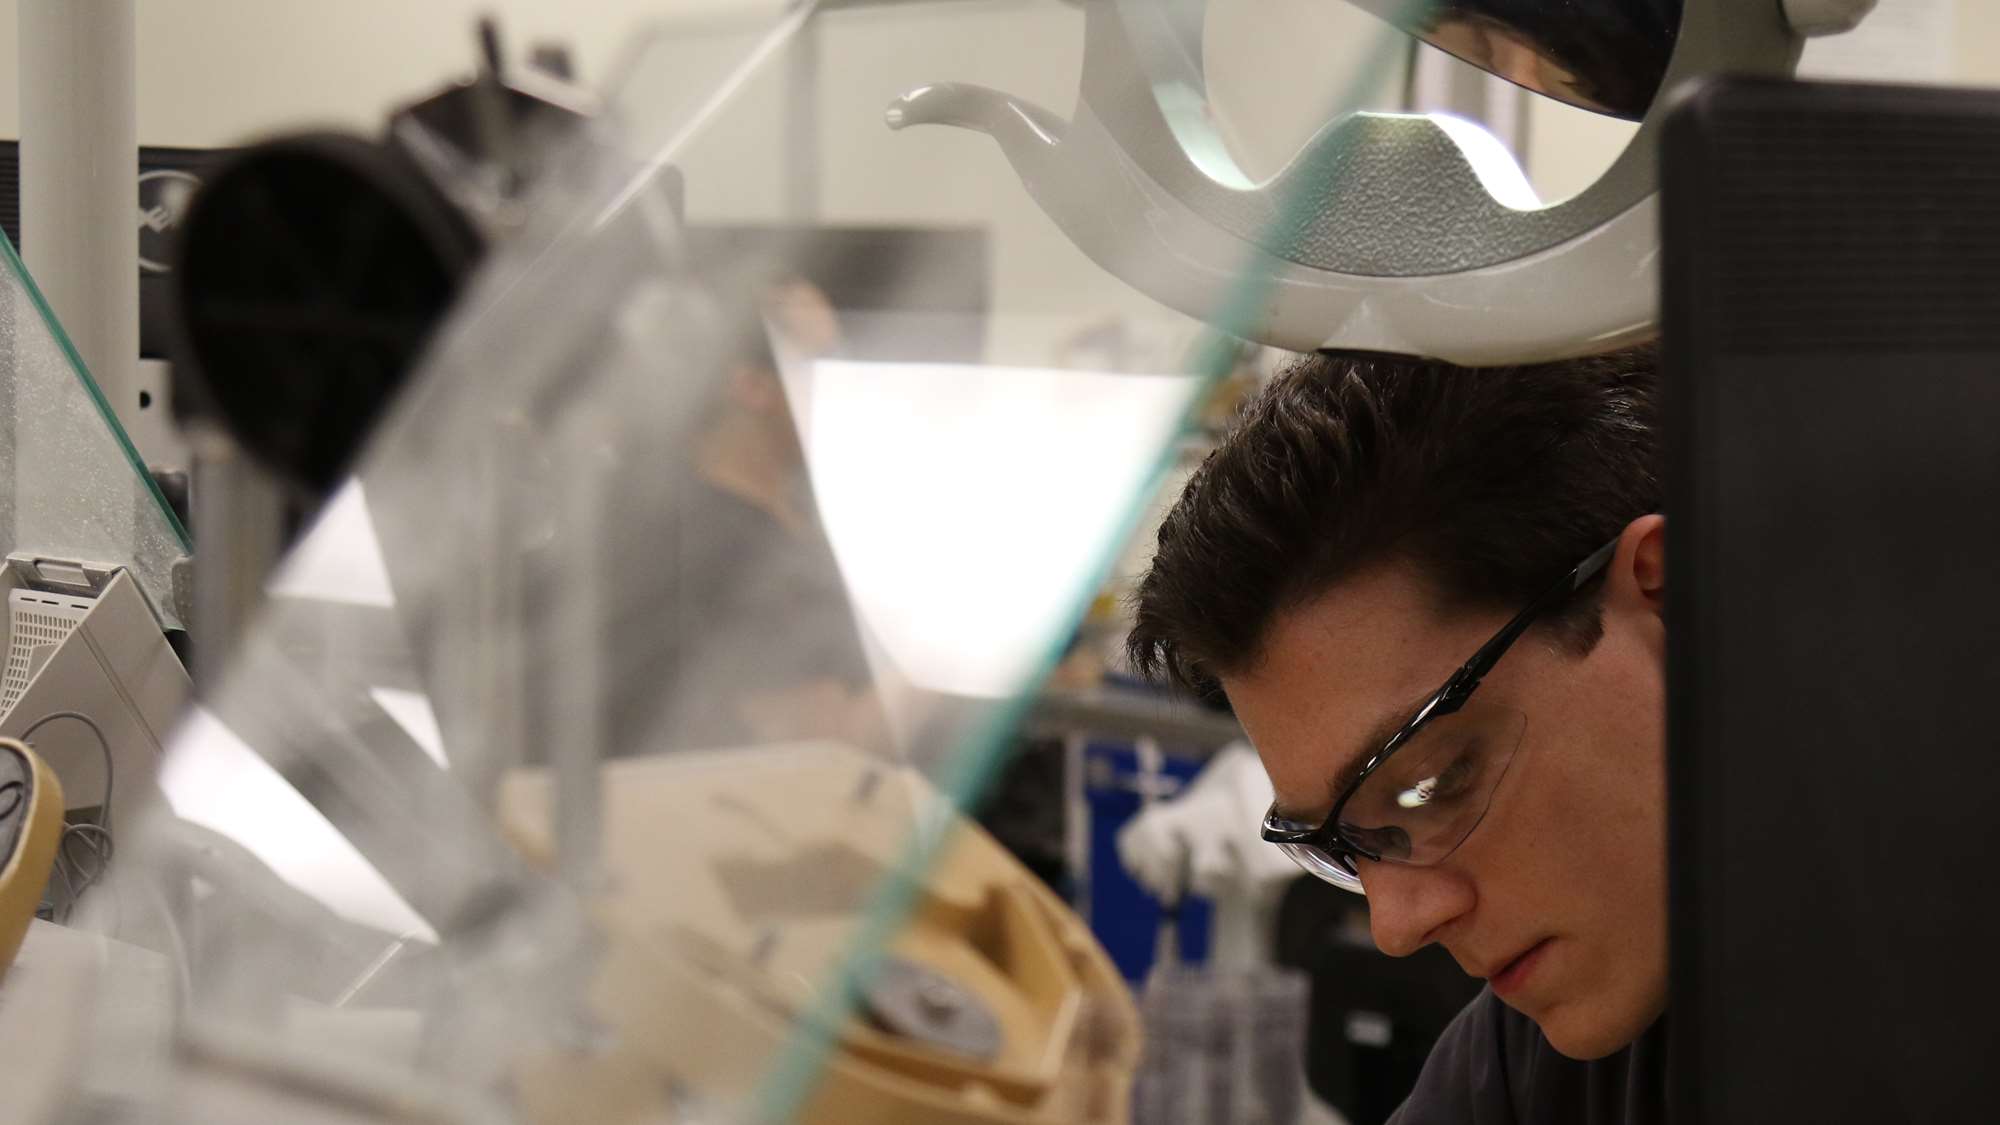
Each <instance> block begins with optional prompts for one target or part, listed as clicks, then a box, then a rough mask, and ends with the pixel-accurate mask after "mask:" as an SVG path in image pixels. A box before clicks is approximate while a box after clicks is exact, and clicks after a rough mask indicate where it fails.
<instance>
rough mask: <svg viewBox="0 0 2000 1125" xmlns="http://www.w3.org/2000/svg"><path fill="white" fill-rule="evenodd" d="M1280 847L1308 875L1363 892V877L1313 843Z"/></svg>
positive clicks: (1282, 845) (1346, 889)
mask: <svg viewBox="0 0 2000 1125" xmlns="http://www.w3.org/2000/svg"><path fill="white" fill-rule="evenodd" d="M1278 847H1279V849H1280V850H1282V851H1283V852H1284V853H1285V854H1286V855H1288V856H1290V857H1292V862H1293V863H1296V864H1298V865H1299V866H1300V867H1302V868H1304V869H1305V871H1306V873H1307V874H1308V875H1312V876H1315V877H1317V878H1320V879H1324V880H1326V881H1327V882H1329V883H1332V884H1333V885H1334V886H1336V887H1339V888H1340V889H1341V890H1343V891H1353V892H1354V893H1355V894H1361V893H1363V892H1362V890H1361V878H1360V876H1358V875H1356V874H1355V873H1354V872H1353V871H1352V870H1350V869H1349V868H1348V866H1347V865H1346V864H1344V863H1342V862H1341V861H1339V860H1337V859H1335V858H1334V857H1332V856H1330V855H1328V854H1327V853H1325V852H1323V851H1321V850H1319V849H1318V848H1316V847H1313V846H1312V845H1311V844H1279V845H1278Z"/></svg>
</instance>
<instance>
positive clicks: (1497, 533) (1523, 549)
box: [1127, 345, 1663, 695]
mask: <svg viewBox="0 0 2000 1125" xmlns="http://www.w3.org/2000/svg"><path fill="white" fill-rule="evenodd" d="M1658 366H1659V357H1658V352H1657V349H1656V348H1655V347H1653V346H1652V345H1644V346H1640V347H1636V348H1629V349H1626V350H1624V351H1619V352H1614V353H1610V354H1607V355H1599V356H1591V357H1587V358H1583V359H1568V360H1559V361H1556V362H1552V363H1540V364H1532V365H1525V366H1518V367H1488V368H1466V367H1459V366H1455V365H1453V364H1449V363H1442V362H1438V361H1434V360H1419V359H1409V358H1402V357H1389V356H1367V357H1356V356H1334V355H1313V356H1307V357H1304V358H1302V359H1300V360H1299V361H1298V362H1297V363H1295V364H1293V365H1292V366H1291V367H1290V368H1288V369H1287V370H1285V371H1284V372H1283V373H1281V374H1280V375H1278V376H1277V377H1276V378H1274V379H1273V380H1272V381H1271V383H1270V385H1269V386H1267V387H1265V388H1264V390H1263V391H1262V392H1261V393H1260V394H1259V395H1258V396H1257V398H1256V399H1254V400H1253V401H1252V402H1251V403H1250V405H1249V406H1248V407H1246V408H1245V410H1244V413H1243V416H1242V417H1241V418H1240V419H1239V420H1238V422H1237V424H1236V426H1235V427H1234V429H1233V430H1232V431H1231V432H1230V434H1229V436H1228V437H1227V438H1225V439H1224V440H1223V442H1222V444H1221V446H1220V447H1218V448H1217V449H1216V450H1215V451H1214V452H1213V453H1211V454H1209V455H1208V458H1207V460H1205V461H1204V462H1202V465H1201V467H1200V469H1198V470H1196V472H1195V474H1194V477H1193V479H1191V480H1190V481H1189V482H1188V485H1187V487H1186V489H1184V490H1183V491H1182V492H1181V496H1180V499H1179V500H1178V501H1177V502H1176V503H1175V504H1174V507H1173V510H1172V511H1171V512H1170V513H1169V514H1168V515H1167V518H1166V520H1165V521H1164V522H1163V523H1161V525H1160V533H1159V547H1158V550H1157V552H1156V553H1155V554H1154V556H1153V563H1152V567H1151V568H1150V570H1149V571H1148V572H1147V574H1146V576H1145V578H1144V580H1143V581H1141V583H1140V585H1139V591H1138V595H1137V621H1136V623H1135V625H1134V626H1133V629H1132V633H1131V636H1130V637H1129V638H1128V639H1127V652H1128V654H1129V656H1130V658H1131V661H1132V665H1133V667H1134V669H1135V670H1137V671H1138V672H1139V673H1140V674H1141V675H1143V676H1146V677H1147V678H1149V679H1166V680H1170V681H1172V682H1173V683H1175V684H1177V685H1178V686H1180V687H1183V688H1186V689H1189V690H1191V691H1194V692H1195V693H1197V694H1202V695H1206V694H1210V693H1212V692H1213V691H1214V690H1215V688H1216V680H1215V677H1216V676H1218V675H1223V674H1229V673H1233V672H1237V671H1242V670H1245V669H1247V668H1248V667H1250V666H1251V665H1252V664H1253V663H1254V661H1255V660H1256V659H1257V657H1258V655H1259V652H1260V650H1261V647H1262V645H1263V641H1264V636H1265V633H1266V631H1267V630H1268V629H1269V628H1270V625H1271V622H1272V620H1273V619H1274V618H1275V617H1276V616H1277V615H1278V614H1279V613H1280V612H1281V611H1284V610H1287V609H1291V608H1295V607H1297V606H1300V605H1303V604H1305V603H1306V602H1308V601H1311V600H1312V599H1313V598H1315V597H1318V596H1319V595H1320V594H1322V593H1324V592H1325V591H1327V590H1328V589H1330V588H1332V587H1333V586H1334V585H1335V584H1336V583H1338V582H1339V581H1340V580H1341V579H1343V578H1345V577H1347V576H1349V575H1352V574H1354V573H1355V572H1357V571H1359V570H1361V569H1363V568H1366V567H1369V566H1371V565H1374V564H1377V563H1381V562H1386V561H1389V560H1391V559H1396V560H1401V561H1404V562H1407V563H1410V564H1412V565H1414V566H1415V567H1416V568H1417V571H1418V572H1419V573H1420V574H1421V575H1422V576H1423V577H1424V578H1425V579H1426V580H1427V581H1428V583H1429V585H1430V587H1431V588H1432V590H1433V591H1434V592H1435V593H1436V594H1437V595H1438V596H1439V598H1440V599H1441V602H1442V605H1443V607H1444V608H1447V609H1488V608H1504V609H1506V610H1508V611H1509V612H1512V611H1514V610H1517V609H1519V608H1520V607H1521V606H1522V605H1525V604H1526V603H1527V602H1528V601H1530V600H1531V599H1533V598H1534V597H1535V596H1536V595H1537V594H1540V593H1541V592H1542V591H1543V590H1545V589H1547V587H1548V585H1549V583H1551V582H1553V581H1555V580H1556V579H1557V578H1559V577H1561V576H1562V574H1563V573H1564V572H1565V571H1567V570H1568V569H1569V568H1570V567H1573V566H1575V565H1576V564H1577V563H1578V562H1581V561H1582V560H1583V559H1584V558H1585V557H1586V556H1587V555H1589V554H1590V553H1591V552H1592V551H1594V550H1596V549H1597V548H1598V547H1601V546H1603V545H1604V544H1606V543H1608V542H1610V541H1611V540H1612V539H1613V538H1615V537H1616V536H1617V535H1618V533H1619V532H1620V531H1621V530H1622V529H1623V528H1624V527H1625V525H1626V524H1628V523H1630V522H1631V521H1632V520H1634V519H1637V518H1638V517H1640V516H1643V515H1646V514H1647V513H1649V512H1656V511H1659V510H1660V508H1661V505H1662V500H1663V495H1662V482H1661V466H1660V457H1661V451H1660V435H1659V411H1658V397H1659V395H1658V389H1659V388H1658V384H1659V375H1658ZM1599 610H1600V605H1599V602H1598V600H1597V599H1596V598H1594V597H1584V598H1579V599H1577V600H1575V601H1573V602H1572V603H1571V604H1570V605H1569V606H1568V607H1566V609H1565V611H1564V612H1562V613H1560V614H1557V615H1554V616H1552V617H1550V618H1548V619H1547V620H1546V623H1545V624H1544V625H1543V626H1542V628H1544V629H1546V630H1551V631H1552V632H1553V634H1554V636H1555V637H1556V638H1557V639H1558V640H1559V642H1560V643H1561V644H1562V645H1564V647H1566V648H1568V649H1569V650H1570V651H1572V652H1575V653H1578V654H1579V655H1580V654H1583V653H1587V652H1589V651H1590V649H1591V647H1592V646H1594V645H1595V644H1596V643H1597V640H1598V637H1599V636H1600V635H1601V634H1602V631H1603V627H1602V623H1601V615H1600V612H1599Z"/></svg>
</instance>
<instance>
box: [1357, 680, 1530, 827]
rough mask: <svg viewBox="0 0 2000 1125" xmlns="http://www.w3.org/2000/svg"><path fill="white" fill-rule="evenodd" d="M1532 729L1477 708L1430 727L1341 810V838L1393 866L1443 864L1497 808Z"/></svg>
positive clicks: (1515, 715)
mask: <svg viewBox="0 0 2000 1125" xmlns="http://www.w3.org/2000/svg"><path fill="white" fill-rule="evenodd" d="M1527 725H1528V720H1527V718H1526V717H1525V716H1524V715H1522V714H1521V713H1520V712H1519V711H1511V710H1508V709H1506V708H1504V707H1490V706H1484V705H1482V704H1481V703H1480V702H1479V701H1477V700H1474V701H1473V702H1471V703H1468V704H1467V705H1466V707H1465V709H1464V710H1461V711H1459V712H1457V713H1455V714H1451V715H1445V716H1443V717H1440V718H1437V719H1434V720H1432V721H1431V722H1430V723H1428V724H1426V725H1425V726H1424V727H1423V729H1422V730H1420V731H1418V732H1417V734H1416V736H1415V737H1414V738H1412V739H1411V740H1410V741H1409V742H1407V743H1405V744H1404V745H1403V746H1402V747H1401V748H1400V749H1398V750H1397V751H1396V752H1395V754H1393V755H1392V756H1390V758H1389V760H1388V761H1386V762H1384V763H1383V764H1382V765H1381V766H1380V767H1379V768H1378V769H1376V771H1375V772H1374V773H1372V774H1369V775H1368V778H1367V780H1365V781H1363V782H1362V784H1361V788H1359V789H1358V790H1356V791H1355V793H1354V796H1353V797H1352V798H1351V799H1349V801H1348V802H1347V805H1346V807H1345V808H1343V809H1342V810H1341V814H1340V831H1341V835H1343V836H1344V837H1346V838H1347V840H1348V841H1349V842H1350V843H1352V844H1354V845H1355V846H1356V847H1357V848H1360V849H1362V850H1364V851H1366V852H1368V853H1370V854H1373V855H1377V856H1380V857H1381V858H1382V859H1383V860H1385V861H1388V862H1391V863H1408V864H1414V865H1418V866H1421V865H1424V864H1431V863H1436V862H1438V861H1440V860H1442V859H1444V857H1446V856H1448V855H1450V854H1451V853H1452V850H1453V849H1455V848H1457V847H1458V845H1459V844H1461V843H1463V842H1464V840H1465V838H1466V837H1467V836H1469V835H1471V834H1472V830H1473V829H1474V828H1477V827H1478V826H1479V822H1480V820H1481V818H1483V817H1484V816H1485V815H1486V810H1487V809H1488V808H1489V807H1491V806H1492V803H1493V794H1494V792H1495V790H1497V789H1498V788H1499V787H1500V780H1501V778H1503V777H1504V776H1506V773H1507V767H1508V765H1509V764H1510V763H1511V762H1512V761H1513V759H1514V752H1515V751H1516V750H1518V749H1519V748H1520V745H1521V735H1522V732H1523V731H1524V730H1525V729H1526V727H1527Z"/></svg>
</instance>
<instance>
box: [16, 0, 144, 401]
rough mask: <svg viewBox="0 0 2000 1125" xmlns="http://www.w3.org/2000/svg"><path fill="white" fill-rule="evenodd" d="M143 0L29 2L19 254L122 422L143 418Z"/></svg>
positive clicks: (22, 12)
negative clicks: (138, 48) (138, 93)
mask: <svg viewBox="0 0 2000 1125" xmlns="http://www.w3.org/2000/svg"><path fill="white" fill-rule="evenodd" d="M133 4H134V0H20V7H19V23H18V26H19V31H20V37H19V50H20V64H19V74H20V95H21V243H22V246H21V250H22V255H23V258H24V260H25V262H26V264H27V266H28V272H29V273H31V274H32V275H33V276H34V278H35V282H36V284H37V285H39V286H40V287H41V290H42V293H43V294H44V295H45V296H46V297H47V298H48V300H49V304H50V306H51V307H52V308H53V309H54V310H55V314H56V317H57V319H58V320H60V321H61V322H62V326H63V329H64V331H66V332H68V334H69V337H70V340H71V341H72V342H73V343H75V345H76V349H77V352H78V353H79V354H80V355H82V356H83V361H84V364H85V365H86V366H87V367H89V369H90V374H91V377H92V378H94V379H95V380H96V381H97V385H98V388H99V389H100V390H102V391H103V392H104V396H105V398H106V399H107V400H108V401H109V402H110V403H111V406H112V408H113V409H114V410H115V411H117V413H118V415H119V416H120V417H121V418H126V417H131V416H132V415H133V414H134V413H136V411H137V409H138V403H137V401H136V395H137V392H136V391H135V390H134V389H133V388H134V385H135V384H134V376H135V375H136V373H137V366H138V360H139V237H138V230H137V227H136V225H135V223H136V220H135V218H134V215H135V212H136V209H137V206H138V203H137V200H138V196H137V191H138V188H137V181H138V172H139V139H138V126H137V124H136V113H137V100H136V97H135V95H134V79H133V70H134V46H133V41H134V35H135V33H134V27H133V25H134V19H133Z"/></svg>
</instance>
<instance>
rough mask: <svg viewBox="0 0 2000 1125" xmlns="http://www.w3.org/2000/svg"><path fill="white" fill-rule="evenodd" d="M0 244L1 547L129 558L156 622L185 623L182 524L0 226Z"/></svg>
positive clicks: (69, 557)
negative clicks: (2, 370)
mask: <svg viewBox="0 0 2000 1125" xmlns="http://www.w3.org/2000/svg"><path fill="white" fill-rule="evenodd" d="M0 252H4V259H5V262H4V265H3V266H0V273H4V275H5V277H4V290H0V357H4V362H5V364H6V370H7V378H6V379H5V380H0V395H4V396H5V398H6V403H7V409H6V411H5V414H6V416H7V417H8V418H10V419H11V425H12V427H13V428H12V430H11V431H10V432H9V433H8V434H7V435H6V437H5V440H4V441H0V458H4V462H3V463H0V476H4V478H5V479H6V480H8V481H9V482H10V487H9V489H8V491H7V493H6V494H5V496H0V548H4V553H7V554H23V555H28V556H37V557H44V558H50V559H60V560H64V561H66V562H72V563H94V564H108V565H111V566H121V567H125V568H128V569H129V570H130V571H131V573H132V576H133V577H134V578H135V579H137V580H138V583H139V587H140V589H142V590H143V591H145V594H146V599H147V601H149V602H151V603H152V606H153V609H154V611H155V612H156V613H158V614H159V615H160V618H161V620H162V622H163V623H164V624H165V625H166V626H167V627H168V628H175V629H178V628H182V627H184V626H183V623H182V621H181V618H180V610H179V606H178V605H177V603H176V599H175V596H174V567H175V564H176V563H177V562H179V561H180V560H182V559H183V558H185V557H186V556H187V554H188V538H187V533H186V532H185V531H183V530H182V528H181V526H180V521H179V520H178V519H176V518H175V517H174V514H173V510H172V509H170V508H168V507H167V503H166V500H165V499H164V498H162V497H161V496H160V492H159V489H158V488H157V487H156V486H155V485H154V484H153V478H152V475H151V474H150V473H149V472H147V470H146V466H145V463H144V462H142V461H141V460H140V459H139V454H138V452H137V451H136V450H134V449H133V448H132V443H131V441H130V440H129V439H128V438H127V437H126V436H125V430H124V427H123V426H121V425H120V424H119V422H118V419H117V416H116V415H115V414H113V413H112V411H111V407H110V405H109V404H107V403H106V402H105V401H104V397H103V395H102V394H100V393H99V392H98V389H97V384H96V383H95V382H93V381H92V380H91V378H90V375H89V374H88V373H87V372H86V371H85V370H84V368H83V360H82V358H81V357H80V356H78V355H77V353H76V348H75V346H74V345H72V344H71V343H70V341H69V337H68V336H67V335H65V334H64V333H63V329H62V325H61V324H59V323H57V321H56V319H55V316H54V314H53V313H52V312H51V311H50V310H49V307H48V302H46V301H44V300H43V299H42V294H41V291H40V290H38V289H37V288H35V283H34V280H33V279H32V278H30V277H29V276H28V271H27V268H26V267H25V266H23V265H22V264H21V258H20V256H19V255H18V254H16V253H15V252H14V247H13V244H12V243H10V242H8V241H7V239H6V238H5V236H4V235H0Z"/></svg>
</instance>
